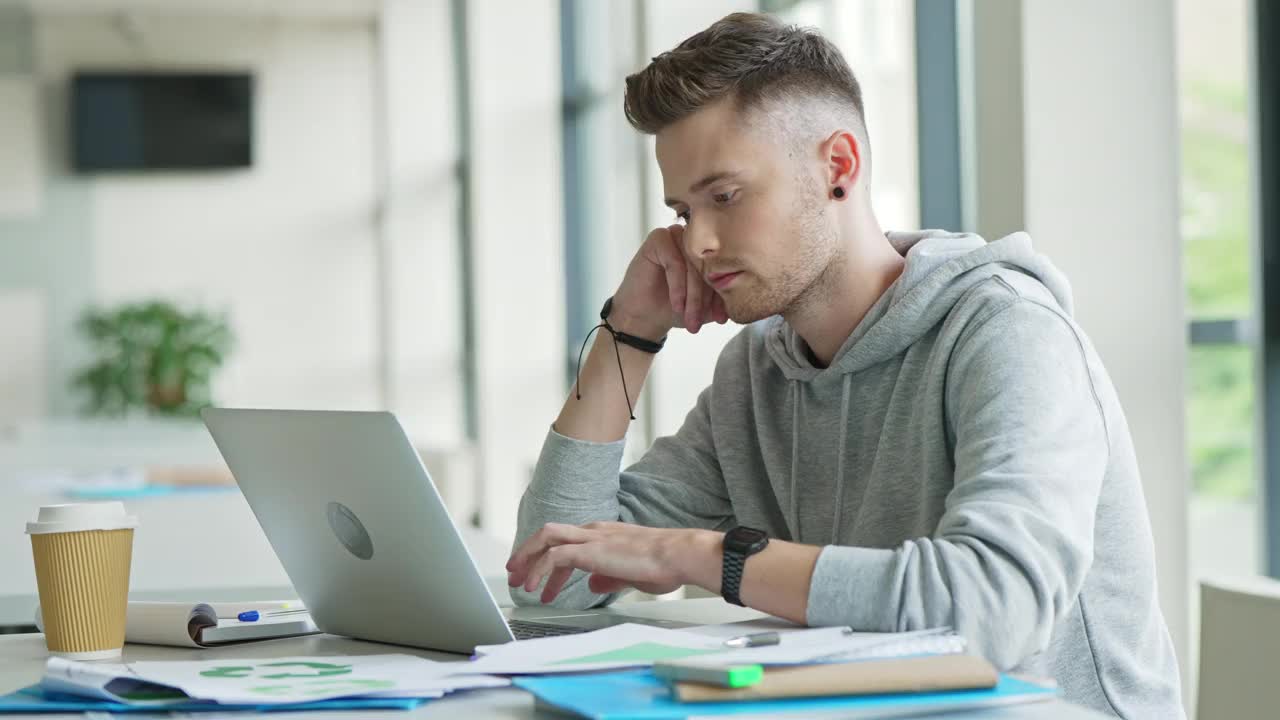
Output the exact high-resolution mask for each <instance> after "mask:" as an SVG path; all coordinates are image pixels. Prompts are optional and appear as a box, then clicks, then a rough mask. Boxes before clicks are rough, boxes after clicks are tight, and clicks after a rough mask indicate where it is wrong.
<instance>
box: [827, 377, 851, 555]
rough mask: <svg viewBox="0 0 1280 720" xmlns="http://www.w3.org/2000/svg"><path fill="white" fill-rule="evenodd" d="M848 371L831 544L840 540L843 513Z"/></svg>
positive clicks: (842, 415)
mask: <svg viewBox="0 0 1280 720" xmlns="http://www.w3.org/2000/svg"><path fill="white" fill-rule="evenodd" d="M850 377H851V376H850V375H849V373H845V375H844V393H843V395H844V399H843V400H841V401H840V450H839V451H838V452H837V453H836V506H835V509H834V510H833V511H832V514H833V517H832V518H831V544H832V545H835V544H837V543H838V542H839V541H840V519H841V517H842V516H843V515H844V512H843V511H844V450H845V446H846V445H847V444H848V438H849V387H850V385H851V383H850V382H849V379H850Z"/></svg>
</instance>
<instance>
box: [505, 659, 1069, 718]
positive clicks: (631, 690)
mask: <svg viewBox="0 0 1280 720" xmlns="http://www.w3.org/2000/svg"><path fill="white" fill-rule="evenodd" d="M513 684H514V685H516V686H517V687H520V688H523V689H525V690H528V691H529V692H530V693H533V694H534V695H535V696H536V697H537V698H538V705H539V706H540V707H544V708H548V709H552V710H555V711H558V712H561V713H568V714H570V715H575V716H578V717H585V718H592V719H593V720H614V719H617V720H621V719H622V718H626V719H627V720H675V719H676V718H687V717H699V718H701V717H707V718H710V717H721V716H725V715H753V714H767V715H768V716H769V717H776V718H781V717H786V718H806V719H808V718H822V717H833V718H835V717H838V718H841V719H842V720H854V719H856V718H877V719H879V718H894V717H908V716H912V715H920V714H923V713H946V712H959V711H962V710H971V709H978V708H988V707H997V706H1001V705H1013V704H1020V703H1029V702H1037V701H1046V700H1050V699H1053V698H1055V697H1057V694H1058V691H1057V689H1056V688H1054V687H1052V686H1048V685H1040V684H1037V683H1033V682H1029V681H1026V680H1022V679H1020V678H1015V677H1012V676H1008V675H1001V676H1000V678H999V682H997V683H996V686H995V687H993V688H989V689H985V690H951V691H943V692H923V693H897V694H885V695H861V696H845V697H816V698H785V699H775V700H747V701H738V702H699V703H682V702H680V701H678V700H676V699H675V698H674V697H672V695H671V690H670V687H669V686H668V685H667V683H665V682H663V681H662V680H660V679H659V678H658V677H657V676H655V675H654V674H653V671H652V670H649V669H646V670H624V671H621V672H609V673H595V674H591V675H545V676H531V677H523V678H516V679H515V680H514V681H513Z"/></svg>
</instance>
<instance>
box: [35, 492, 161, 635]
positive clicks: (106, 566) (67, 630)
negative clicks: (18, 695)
mask: <svg viewBox="0 0 1280 720" xmlns="http://www.w3.org/2000/svg"><path fill="white" fill-rule="evenodd" d="M137 526H138V519H137V518H136V517H133V516H131V515H128V514H126V513H125V509H124V504H123V503H118V502H104V503H77V504H72V505H46V506H44V507H42V508H40V514H39V516H38V518H37V520H36V521H35V522H29V523H27V534H28V535H30V536H31V553H32V555H34V557H35V563H36V586H37V587H38V589H39V592H40V614H41V616H42V617H43V619H44V639H45V644H46V645H47V646H48V648H49V654H50V655H56V656H58V657H64V658H68V659H71V660H108V659H111V658H117V657H120V650H121V649H122V648H123V647H124V621H125V611H126V609H127V606H128V602H129V563H130V561H131V560H132V558H133V529H134V528H135V527H137Z"/></svg>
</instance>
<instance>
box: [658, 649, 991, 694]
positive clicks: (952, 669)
mask: <svg viewBox="0 0 1280 720" xmlns="http://www.w3.org/2000/svg"><path fill="white" fill-rule="evenodd" d="M997 680H999V674H998V673H997V672H996V670H995V668H993V667H992V666H991V664H990V663H988V662H987V661H986V660H984V659H982V658H980V657H976V656H973V655H922V656H919V657H909V658H888V659H884V660H863V661H859V662H849V663H833V664H823V665H804V666H800V667H778V668H767V669H766V670H765V673H764V679H763V680H761V681H760V682H759V683H757V684H755V685H752V686H751V687H745V688H723V687H716V686H714V685H703V684H700V683H688V682H680V683H675V685H674V690H675V695H676V697H677V698H678V699H679V700H680V701H681V702H723V701H733V700H766V699H771V698H800V697H829V696H833V695H879V694H888V693H914V692H933V691H940V690H973V689H980V688H992V687H995V685H996V681H997Z"/></svg>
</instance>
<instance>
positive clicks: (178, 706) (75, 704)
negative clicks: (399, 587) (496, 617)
mask: <svg viewBox="0 0 1280 720" xmlns="http://www.w3.org/2000/svg"><path fill="white" fill-rule="evenodd" d="M423 702H425V700H422V699H417V698H349V699H344V700H321V701H319V702H309V703H294V704H289V705H220V704H217V703H209V702H179V703H172V704H171V703H165V704H163V705H155V704H152V705H125V704H123V703H114V702H109V701H107V700H95V699H92V698H82V697H76V696H75V695H62V694H54V693H46V692H44V691H43V690H41V689H40V686H39V685H31V686H30V687H25V688H22V689H21V690H17V691H15V692H12V693H10V694H8V695H0V714H4V713H69V712H76V713H78V712H110V713H130V712H151V713H156V712H175V711H177V712H203V711H211V710H220V711H223V712H226V711H237V710H252V711H253V712H271V711H273V710H412V709H413V708H415V707H417V706H418V705H420V704H422V703H423Z"/></svg>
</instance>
